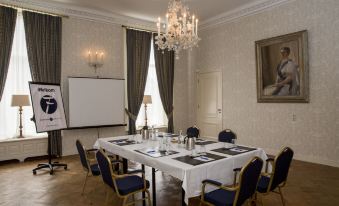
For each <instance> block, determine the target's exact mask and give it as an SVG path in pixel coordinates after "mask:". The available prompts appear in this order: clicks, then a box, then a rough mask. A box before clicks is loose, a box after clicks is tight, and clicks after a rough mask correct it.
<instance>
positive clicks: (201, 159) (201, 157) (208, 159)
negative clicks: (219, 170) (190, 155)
mask: <svg viewBox="0 0 339 206" xmlns="http://www.w3.org/2000/svg"><path fill="white" fill-rule="evenodd" d="M194 159H195V160H199V161H202V162H210V161H213V160H215V159H213V158H209V157H206V156H199V157H195V158H194Z"/></svg>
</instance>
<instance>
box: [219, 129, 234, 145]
mask: <svg viewBox="0 0 339 206" xmlns="http://www.w3.org/2000/svg"><path fill="white" fill-rule="evenodd" d="M233 139H237V135H236V134H235V133H234V132H233V131H232V130H230V129H225V130H223V131H221V132H220V133H219V135H218V140H219V142H227V143H232V140H233Z"/></svg>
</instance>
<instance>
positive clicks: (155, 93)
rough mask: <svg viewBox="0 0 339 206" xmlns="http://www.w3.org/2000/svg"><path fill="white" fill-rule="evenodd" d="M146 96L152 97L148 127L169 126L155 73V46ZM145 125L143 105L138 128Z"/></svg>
mask: <svg viewBox="0 0 339 206" xmlns="http://www.w3.org/2000/svg"><path fill="white" fill-rule="evenodd" d="M152 45H153V42H152ZM144 95H151V96H152V104H148V105H147V125H148V126H153V125H154V126H156V127H159V126H167V122H168V120H167V116H166V113H165V111H164V108H163V106H162V102H161V99H160V94H159V87H158V79H157V74H156V71H155V61H154V52H153V46H151V54H150V61H149V66H148V74H147V80H146V87H145V92H144ZM144 125H145V105H144V104H142V105H141V108H140V111H139V114H138V118H137V121H136V127H137V128H138V127H139V128H140V127H142V126H144Z"/></svg>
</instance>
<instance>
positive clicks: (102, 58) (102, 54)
mask: <svg viewBox="0 0 339 206" xmlns="http://www.w3.org/2000/svg"><path fill="white" fill-rule="evenodd" d="M100 63H101V64H104V52H101V62H100Z"/></svg>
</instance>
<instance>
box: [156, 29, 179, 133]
mask: <svg viewBox="0 0 339 206" xmlns="http://www.w3.org/2000/svg"><path fill="white" fill-rule="evenodd" d="M156 35H157V34H154V40H153V46H154V58H155V68H156V72H157V78H158V86H159V93H160V98H161V102H162V106H163V107H164V110H165V112H166V115H167V118H168V132H170V133H173V132H174V125H173V83H174V51H168V50H167V49H165V50H159V49H158V45H156V44H155V37H156Z"/></svg>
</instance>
